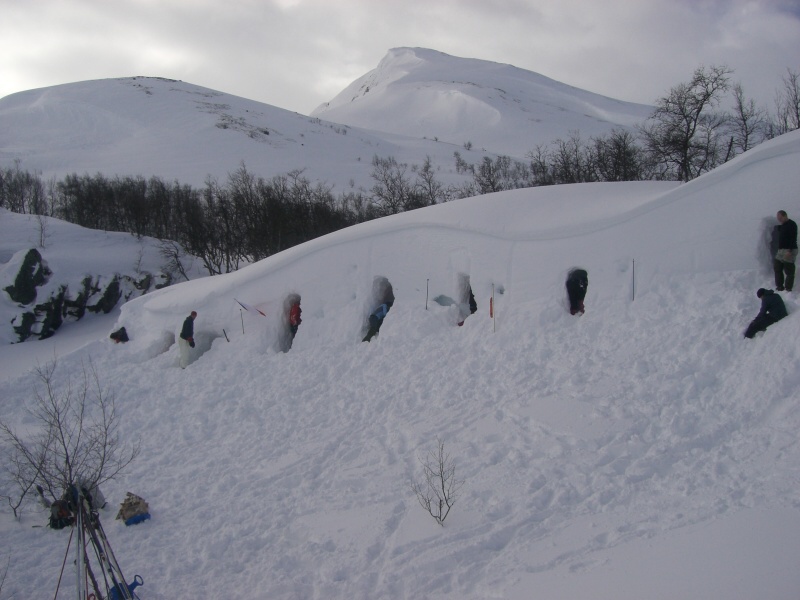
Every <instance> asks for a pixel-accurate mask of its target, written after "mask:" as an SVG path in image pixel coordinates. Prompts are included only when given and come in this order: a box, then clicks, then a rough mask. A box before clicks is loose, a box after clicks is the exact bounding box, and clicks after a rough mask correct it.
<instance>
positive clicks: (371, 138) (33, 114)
mask: <svg viewBox="0 0 800 600" xmlns="http://www.w3.org/2000/svg"><path fill="white" fill-rule="evenodd" d="M367 89H369V90H370V91H369V93H366V90H367ZM351 100H352V102H351ZM649 112H650V109H649V107H646V106H642V105H636V104H630V103H626V102H620V101H617V100H612V99H610V98H605V97H602V96H598V95H596V94H592V93H590V92H586V91H583V90H579V89H576V88H572V87H569V86H566V85H564V84H560V83H558V82H556V81H553V80H550V79H547V78H545V77H543V76H541V75H538V74H536V73H532V72H529V71H524V70H521V69H517V68H515V67H511V66H510V65H498V64H496V63H490V62H487V61H481V60H475V59H464V58H455V57H451V56H447V55H445V54H441V53H438V52H435V51H433V50H424V49H409V48H405V49H403V48H401V49H395V50H392V51H390V52H389V54H388V55H387V56H386V58H385V59H384V60H383V61H382V62H381V64H380V65H379V67H378V68H377V69H376V70H375V71H373V72H371V73H369V74H367V75H365V76H364V77H362V78H360V79H358V80H357V81H355V82H354V83H353V84H351V85H350V86H349V87H348V88H346V89H345V90H344V91H343V92H342V93H341V94H340V95H339V96H337V98H336V99H334V100H333V101H332V102H330V103H329V104H328V105H327V107H326V108H323V107H321V108H320V109H317V111H315V113H314V115H312V116H311V117H309V116H304V115H300V114H298V113H294V112H290V111H286V110H283V109H280V108H277V107H274V106H270V105H267V104H263V103H260V102H256V101H253V100H248V99H245V98H240V97H237V96H233V95H231V94H226V93H223V92H220V91H216V90H211V89H208V88H204V87H199V86H196V85H192V84H190V83H185V82H182V81H174V80H170V79H163V78H157V77H126V78H119V79H104V80H96V81H83V82H77V83H71V84H65V85H59V86H53V87H48V88H42V89H36V90H28V91H25V92H20V93H17V94H12V95H10V96H6V97H5V98H1V99H0V167H2V168H9V167H12V166H14V164H15V161H18V162H19V166H20V168H22V169H26V170H29V171H36V172H40V173H41V174H42V175H43V176H44V177H45V178H46V179H49V178H50V177H56V178H63V177H64V176H65V175H68V174H70V173H78V174H79V175H82V174H84V173H88V174H90V175H94V174H96V173H102V174H104V175H106V176H109V177H113V176H116V175H119V176H137V175H142V176H144V177H148V178H149V177H151V176H153V175H156V176H159V177H161V178H162V179H165V180H166V181H173V180H176V179H177V180H178V181H180V182H181V183H188V184H191V185H194V186H202V185H203V183H204V182H205V181H206V179H207V178H208V177H209V176H210V177H212V178H216V179H218V180H220V181H224V180H225V179H226V178H227V175H228V174H229V173H231V172H233V171H235V170H236V169H237V168H238V167H239V166H240V165H241V164H242V163H244V164H245V165H246V166H247V167H248V169H249V170H250V171H251V172H252V173H254V174H255V175H257V176H261V177H265V178H271V177H273V176H275V175H283V174H286V173H289V172H290V171H296V170H303V175H304V176H305V177H307V178H308V179H310V180H311V181H312V182H314V183H322V184H325V185H331V186H333V188H334V192H335V193H336V194H339V193H342V192H347V191H349V190H352V189H358V188H364V189H369V188H371V187H372V185H373V183H374V182H373V181H372V179H371V178H370V173H371V171H372V166H371V161H372V158H373V157H374V156H376V155H377V156H379V157H382V158H386V157H390V156H392V157H394V158H396V159H397V161H398V162H399V163H406V164H408V165H409V169H410V167H411V166H412V165H422V163H423V162H424V161H425V158H426V157H430V159H431V162H432V164H433V166H434V168H435V169H436V177H437V179H438V180H439V181H440V182H442V183H444V184H445V185H449V184H460V183H464V182H466V181H467V180H468V179H469V178H468V177H467V176H466V175H465V174H459V173H457V172H456V170H455V161H454V158H453V153H454V152H455V151H458V152H460V153H461V155H462V157H463V159H464V160H466V161H467V162H469V163H472V164H475V163H479V162H481V160H482V159H483V158H484V157H485V156H490V157H494V156H495V155H497V154H506V155H510V156H514V157H516V158H518V159H520V160H523V159H524V157H525V154H526V152H528V151H529V150H532V149H534V148H535V147H536V146H537V145H540V144H547V143H549V142H551V141H553V140H554V139H555V138H558V137H562V138H566V137H568V136H569V135H570V133H571V132H574V131H576V130H579V131H580V133H581V135H582V136H583V137H584V138H585V139H588V138H589V136H591V135H597V134H601V133H607V132H608V131H610V130H611V129H612V128H613V127H616V126H623V127H631V126H633V125H634V124H635V123H638V122H640V121H642V120H643V119H644V118H646V117H647V116H648V114H649ZM331 121H336V122H338V123H344V124H345V125H341V124H336V123H333V122H331ZM437 137H438V139H436V138H437ZM467 141H471V142H472V144H473V147H472V149H471V150H468V149H466V148H464V146H463V145H464V144H465V142H467ZM409 176H412V174H411V173H410V172H409ZM412 177H413V176H412Z"/></svg>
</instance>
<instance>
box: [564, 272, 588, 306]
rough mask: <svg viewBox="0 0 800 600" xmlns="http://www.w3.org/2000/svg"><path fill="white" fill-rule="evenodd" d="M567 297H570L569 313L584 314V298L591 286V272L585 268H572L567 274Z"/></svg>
mask: <svg viewBox="0 0 800 600" xmlns="http://www.w3.org/2000/svg"><path fill="white" fill-rule="evenodd" d="M566 285H567V298H569V314H571V315H577V314H578V313H581V314H583V313H584V312H585V310H586V309H585V308H584V306H583V299H584V298H586V290H587V288H588V287H589V274H588V273H587V272H586V271H584V270H583V269H572V270H571V271H570V272H569V275H568V276H567V284H566Z"/></svg>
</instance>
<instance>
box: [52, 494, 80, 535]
mask: <svg viewBox="0 0 800 600" xmlns="http://www.w3.org/2000/svg"><path fill="white" fill-rule="evenodd" d="M74 524H75V515H74V514H73V512H72V505H71V504H70V503H69V502H68V501H66V500H64V499H63V498H62V499H61V500H55V501H54V502H53V503H52V504H51V505H50V523H49V525H50V528H51V529H64V527H72V526H73V525H74Z"/></svg>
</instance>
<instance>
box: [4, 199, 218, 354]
mask: <svg viewBox="0 0 800 600" xmlns="http://www.w3.org/2000/svg"><path fill="white" fill-rule="evenodd" d="M32 250H33V251H34V252H36V253H38V255H39V256H40V258H41V263H40V264H41V266H42V267H43V270H44V271H46V273H47V275H46V276H45V277H44V281H42V282H41V283H40V284H39V285H38V286H36V288H35V291H34V292H33V294H32V296H33V297H32V298H30V299H27V300H25V301H20V300H19V299H18V298H17V299H14V298H12V297H11V295H10V294H9V293H8V291H7V288H9V286H13V285H15V280H16V278H17V277H18V276H19V273H20V270H21V269H20V267H21V265H22V263H23V261H24V258H25V257H26V256H27V255H28V253H29V252H31V251H32ZM167 263H168V260H167V258H166V257H165V256H163V255H162V253H161V251H160V244H159V240H156V239H153V238H148V237H141V238H137V237H136V236H133V235H130V234H128V233H119V232H108V231H96V230H91V229H86V228H84V227H79V226H78V225H73V224H71V223H66V222H64V221H60V220H58V219H53V218H51V217H45V216H41V217H39V216H36V215H21V214H16V213H12V212H9V211H7V210H5V209H3V208H0V290H3V291H2V292H0V345H6V344H12V343H16V342H18V341H20V337H21V336H20V334H19V333H15V328H18V327H20V325H21V324H22V322H23V320H24V318H25V317H24V315H25V313H28V315H33V314H34V313H36V320H37V321H38V323H34V324H33V325H32V327H30V328H29V329H31V330H32V331H33V333H34V334H39V333H41V327H42V320H43V318H42V317H43V313H45V312H46V310H47V309H48V308H54V309H55V311H56V312H57V313H59V314H60V315H61V316H63V314H61V313H63V312H67V313H68V315H69V316H67V317H66V318H64V324H65V325H66V326H67V327H68V326H69V325H70V324H71V323H73V322H75V321H77V320H78V319H82V318H86V319H87V320H94V319H95V318H96V317H97V315H96V314H93V312H95V313H107V312H108V310H107V309H110V308H111V307H112V306H114V305H115V304H116V300H115V299H114V298H106V299H105V304H107V306H105V307H103V308H104V309H106V310H100V309H96V310H94V311H93V310H92V308H89V310H86V305H87V304H88V305H89V306H90V307H93V305H96V304H97V303H98V302H100V301H101V299H102V297H103V292H105V291H106V290H107V289H108V287H109V285H113V286H115V288H114V289H116V290H117V292H118V293H119V294H120V303H124V302H125V299H126V298H128V297H131V296H139V295H141V294H144V293H146V292H147V291H149V290H152V289H156V288H157V287H163V286H167V285H170V284H171V283H173V282H174V281H182V280H184V279H185V278H184V277H183V276H182V275H181V274H180V273H177V272H175V269H170V268H168V266H167ZM182 266H183V268H184V270H185V271H186V275H187V276H188V277H189V278H190V279H195V278H198V277H202V276H203V275H204V274H206V272H205V271H204V270H203V268H202V263H201V261H200V260H196V259H194V258H193V257H190V256H183V257H182ZM81 295H83V296H84V297H83V298H82V299H80V300H79V297H80V296H81ZM114 295H115V296H116V293H115V294H114ZM65 299H66V300H67V302H70V301H72V302H73V303H74V304H75V303H76V301H77V304H75V305H74V306H72V307H70V308H68V307H66V306H64V305H63V301H64V300H65ZM48 304H53V306H52V307H50V306H47V305H48ZM81 304H82V306H81ZM95 308H96V307H95ZM79 315H80V316H79ZM55 328H56V329H59V326H58V325H56V327H55ZM61 332H62V330H60V329H59V331H58V333H61ZM36 337H37V335H33V336H31V337H30V338H29V339H36Z"/></svg>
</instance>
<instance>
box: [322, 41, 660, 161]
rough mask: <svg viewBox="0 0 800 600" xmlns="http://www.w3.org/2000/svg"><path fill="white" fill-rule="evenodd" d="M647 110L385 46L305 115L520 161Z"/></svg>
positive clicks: (469, 61) (505, 69)
mask: <svg viewBox="0 0 800 600" xmlns="http://www.w3.org/2000/svg"><path fill="white" fill-rule="evenodd" d="M652 112H653V107H651V106H646V105H644V104H634V103H631V102H623V101H620V100H614V99H612V98H607V97H605V96H600V95H598V94H594V93H591V92H587V91H585V90H580V89H578V88H574V87H572V86H568V85H565V84H563V83H560V82H558V81H554V80H552V79H550V78H548V77H545V76H543V75H540V74H539V73H534V72H532V71H526V70H525V69H519V68H517V67H514V66H512V65H505V64H499V63H495V62H490V61H485V60H477V59H474V58H460V57H456V56H450V55H448V54H444V53H443V52H437V51H435V50H429V49H427V48H393V49H392V50H389V52H388V53H387V54H386V56H385V57H384V58H383V60H381V61H380V63H379V64H378V66H377V67H376V68H375V69H373V70H372V71H370V72H369V73H366V74H365V75H363V76H362V77H360V78H358V79H356V80H355V81H354V82H353V83H351V84H350V85H349V86H347V87H346V88H345V89H344V90H342V91H341V92H340V93H339V94H338V95H337V96H336V97H335V98H333V99H332V100H331V101H330V102H326V103H324V104H322V105H321V106H319V107H318V108H317V109H316V110H314V111H313V112H312V113H311V114H312V115H313V116H316V117H321V118H323V119H326V120H328V121H334V122H336V123H344V124H346V125H351V126H353V127H361V128H364V129H369V130H373V131H386V132H392V133H396V134H404V135H412V136H416V137H420V138H422V137H427V138H428V139H433V138H438V139H440V140H442V141H446V142H450V143H453V144H456V145H459V146H460V145H463V144H465V143H467V142H471V143H472V144H473V145H474V146H475V147H478V148H486V149H489V150H491V151H493V152H497V153H499V154H507V155H509V156H514V157H518V158H520V159H521V158H523V157H525V156H526V154H527V153H528V152H530V151H531V150H534V149H535V148H536V147H537V146H539V145H547V144H549V143H551V142H553V141H555V140H556V139H568V138H569V137H571V135H572V134H574V133H575V132H580V135H581V136H582V137H583V139H584V140H588V138H589V137H592V136H598V135H603V134H607V133H608V132H609V131H610V130H611V129H613V128H617V129H628V130H632V129H633V128H634V127H635V126H636V125H637V124H639V123H642V122H643V121H644V120H645V119H647V117H648V116H650V114H651V113H652ZM388 115H391V117H389V118H387V116H388ZM462 151H463V149H462Z"/></svg>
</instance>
